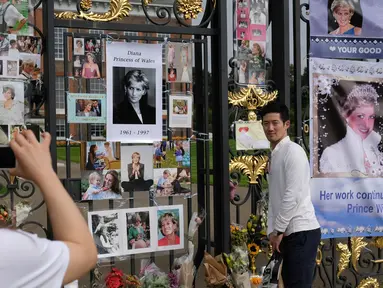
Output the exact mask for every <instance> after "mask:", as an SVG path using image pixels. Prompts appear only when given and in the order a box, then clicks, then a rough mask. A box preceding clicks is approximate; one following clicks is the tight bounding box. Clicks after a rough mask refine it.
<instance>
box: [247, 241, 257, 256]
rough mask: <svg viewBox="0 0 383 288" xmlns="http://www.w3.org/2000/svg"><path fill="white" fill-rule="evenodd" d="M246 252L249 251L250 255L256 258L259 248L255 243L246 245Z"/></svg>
mask: <svg viewBox="0 0 383 288" xmlns="http://www.w3.org/2000/svg"><path fill="white" fill-rule="evenodd" d="M247 250H249V254H250V255H252V256H256V255H258V253H259V251H260V247H259V246H258V245H257V244H255V243H251V244H248V245H247Z"/></svg>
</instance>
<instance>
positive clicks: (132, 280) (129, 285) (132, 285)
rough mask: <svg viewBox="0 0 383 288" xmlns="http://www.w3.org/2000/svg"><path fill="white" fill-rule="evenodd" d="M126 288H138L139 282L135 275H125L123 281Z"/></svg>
mask: <svg viewBox="0 0 383 288" xmlns="http://www.w3.org/2000/svg"><path fill="white" fill-rule="evenodd" d="M125 283H126V285H125V287H126V288H140V287H141V282H140V279H138V277H137V276H136V275H127V276H126V279H125Z"/></svg>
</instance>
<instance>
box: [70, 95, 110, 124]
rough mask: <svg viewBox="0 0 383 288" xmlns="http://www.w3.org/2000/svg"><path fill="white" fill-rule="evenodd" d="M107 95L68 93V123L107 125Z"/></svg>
mask: <svg viewBox="0 0 383 288" xmlns="http://www.w3.org/2000/svg"><path fill="white" fill-rule="evenodd" d="M105 98H106V95H105V94H87V93H68V97H67V107H68V123H99V124H104V123H106V99H105Z"/></svg>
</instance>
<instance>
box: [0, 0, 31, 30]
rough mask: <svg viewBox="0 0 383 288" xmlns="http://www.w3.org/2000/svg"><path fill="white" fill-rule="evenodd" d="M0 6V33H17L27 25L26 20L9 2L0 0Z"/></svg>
mask: <svg viewBox="0 0 383 288" xmlns="http://www.w3.org/2000/svg"><path fill="white" fill-rule="evenodd" d="M0 5H1V6H0V33H9V34H15V33H17V32H18V31H19V30H20V29H21V28H23V27H24V25H25V24H26V23H27V19H26V18H25V17H24V16H23V15H22V14H21V13H20V12H19V11H18V10H17V9H16V7H15V6H13V5H12V4H11V3H9V0H0ZM17 22H19V23H18V24H17ZM16 24H17V26H16Z"/></svg>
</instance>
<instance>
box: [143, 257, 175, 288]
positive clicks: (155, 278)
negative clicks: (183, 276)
mask: <svg viewBox="0 0 383 288" xmlns="http://www.w3.org/2000/svg"><path fill="white" fill-rule="evenodd" d="M145 262H146V261H145V260H143V262H142V264H141V266H143V267H144V268H142V269H141V274H142V275H143V276H142V277H141V287H142V288H169V287H171V286H170V282H169V277H168V274H166V273H164V272H161V270H160V268H158V267H157V265H156V264H154V263H150V264H145ZM143 264H144V265H143Z"/></svg>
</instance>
